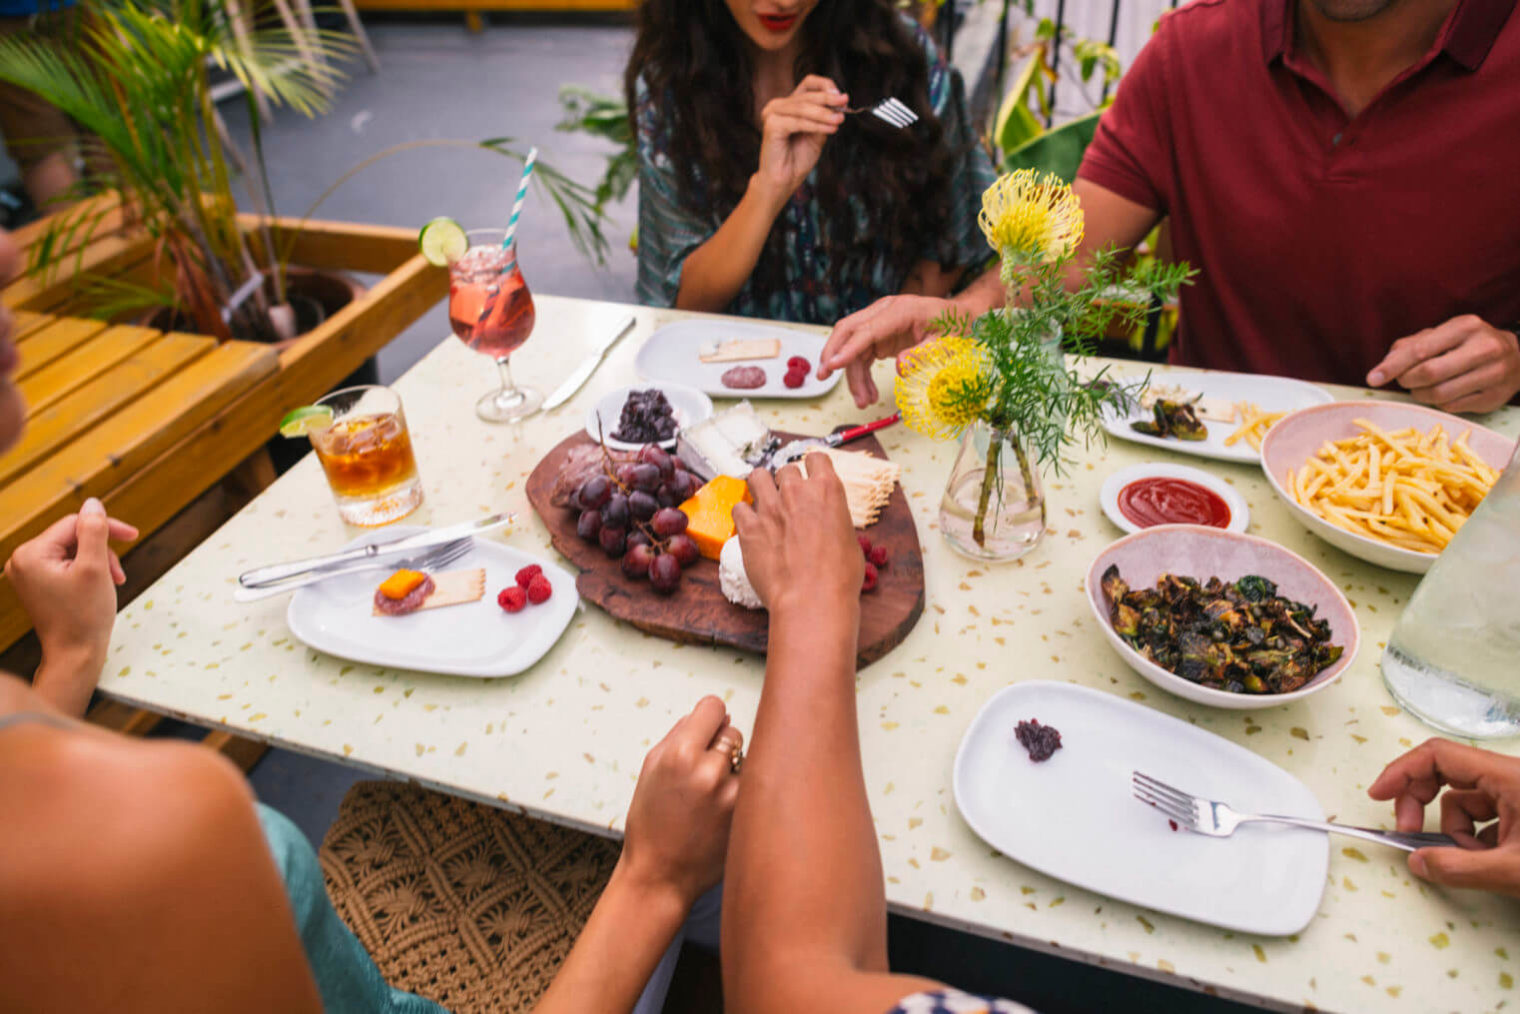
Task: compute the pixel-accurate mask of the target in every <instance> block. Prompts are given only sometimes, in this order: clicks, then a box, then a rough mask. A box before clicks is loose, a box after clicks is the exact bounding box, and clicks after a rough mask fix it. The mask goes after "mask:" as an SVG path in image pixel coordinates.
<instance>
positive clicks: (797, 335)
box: [634, 320, 844, 398]
mask: <svg viewBox="0 0 1520 1014" xmlns="http://www.w3.org/2000/svg"><path fill="white" fill-rule="evenodd" d="M738 338H779V339H780V340H781V354H780V355H779V356H777V357H776V358H775V359H755V360H745V361H744V362H739V363H704V362H702V359H701V356H700V353H701V348H702V346H703V345H706V344H708V343H710V342H724V341H732V340H734V339H738ZM822 351H823V336H822V335H819V334H812V333H810V332H807V331H794V330H792V329H791V328H785V327H776V326H774V325H766V324H745V323H739V322H737V321H728V320H683V321H678V322H677V323H674V324H667V325H665V326H664V327H662V328H660V329H659V330H658V331H656V332H655V333H654V334H652V335H650V336H649V338H648V339H647V340H646V341H645V342H644V344H643V346H642V347H640V349H639V353H638V355H637V356H636V357H635V359H634V367H635V368H636V369H637V370H638V371H639V376H641V377H643V378H644V379H646V380H656V381H660V380H665V381H673V382H675V383H677V384H685V385H687V386H688V387H695V388H696V389H697V390H699V391H705V392H706V393H707V394H710V395H712V396H714V397H717V398H817V397H820V396H822V395H825V394H828V393H829V392H830V391H832V390H833V389H834V388H835V386H837V385H838V383H839V378H840V377H842V376H844V374H843V372H842V371H841V372H836V373H835V374H834V375H833V376H832V377H830V378H829V379H828V380H819V379H818V354H819V353H820V352H822ZM792 356H801V357H802V358H804V359H806V360H807V361H808V363H809V364H810V366H811V368H810V369H809V370H808V375H807V379H806V380H804V381H803V382H802V386H801V387H787V386H786V384H784V383H782V378H783V377H785V376H786V361H787V360H788V359H790V358H791V357H792ZM736 366H758V367H760V368H761V369H762V370H764V371H765V386H764V387H756V388H751V389H749V390H744V389H742V388H737V387H724V386H723V374H724V373H726V372H727V371H729V370H731V369H733V368H734V367H736Z"/></svg>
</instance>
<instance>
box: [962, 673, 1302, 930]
mask: <svg viewBox="0 0 1520 1014" xmlns="http://www.w3.org/2000/svg"><path fill="white" fill-rule="evenodd" d="M1028 719H1037V720H1038V721H1039V722H1040V724H1041V725H1050V726H1054V727H1055V728H1056V730H1057V731H1059V732H1060V733H1061V749H1059V750H1057V751H1056V753H1055V755H1054V756H1053V757H1051V758H1050V760H1048V761H1045V762H1043V763H1039V764H1036V763H1034V762H1033V761H1031V760H1030V759H1029V755H1028V754H1027V753H1026V752H1025V750H1024V748H1023V747H1021V746H1020V745H1019V743H1018V740H1016V739H1015V738H1014V728H1015V726H1017V725H1018V723H1019V722H1020V721H1025V720H1028ZM1137 770H1138V771H1143V772H1145V773H1146V774H1148V775H1152V776H1154V777H1156V778H1159V779H1160V780H1161V781H1163V782H1166V783H1168V784H1170V785H1173V786H1176V787H1177V788H1179V789H1182V790H1184V791H1186V792H1191V793H1194V794H1196V795H1201V796H1204V797H1207V798H1210V799H1218V800H1223V801H1225V802H1227V803H1229V804H1230V805H1231V806H1233V807H1235V808H1236V809H1238V810H1240V811H1243V812H1253V813H1279V814H1284V815H1288V816H1296V817H1309V818H1312V819H1314V820H1323V819H1324V812H1323V811H1322V810H1321V809H1320V806H1319V803H1318V801H1316V800H1315V798H1314V796H1313V794H1312V793H1310V791H1309V790H1308V788H1307V787H1306V786H1305V785H1304V784H1303V783H1302V782H1300V781H1299V780H1298V779H1297V778H1294V777H1293V776H1292V775H1290V774H1288V773H1287V772H1286V771H1284V770H1282V769H1281V768H1279V767H1277V766H1276V765H1274V764H1272V763H1270V762H1268V761H1266V760H1264V759H1262V758H1261V757H1258V756H1257V755H1256V754H1254V753H1252V752H1251V751H1249V750H1247V749H1245V748H1244V747H1241V746H1237V745H1236V744H1234V743H1231V742H1230V741H1228V740H1226V739H1222V738H1220V737H1219V736H1216V735H1214V734H1213V733H1211V732H1205V731H1203V730H1202V729H1199V728H1198V727H1196V726H1193V725H1189V724H1188V723H1186V722H1181V721H1178V720H1177V719H1175V718H1172V717H1170V716H1167V715H1163V714H1161V713H1160V712H1158V711H1153V710H1151V709H1150V708H1146V707H1142V706H1140V705H1138V704H1132V703H1130V702H1129V701H1126V700H1124V699H1122V698H1119V697H1115V696H1113V695H1112V694H1106V693H1102V692H1100V691H1097V690H1090V689H1088V688H1086V687H1078V686H1072V685H1069V684H1065V683H1051V682H1046V681H1042V680H1035V681H1030V682H1028V683H1020V684H1017V685H1015V686H1011V687H1009V688H1007V689H1006V690H1002V691H999V692H998V693H997V694H994V695H993V697H992V698H991V699H990V700H989V701H988V702H987V703H986V704H985V705H983V707H982V710H981V711H980V712H978V713H977V716H976V718H975V719H973V720H972V722H971V727H970V728H968V729H967V730H966V736H965V738H964V739H962V740H961V746H960V750H959V752H958V753H957V754H956V757H955V802H956V805H957V806H958V807H960V811H961V815H962V816H964V817H965V818H966V823H968V824H970V825H971V829H972V830H973V831H975V832H976V833H977V834H978V835H980V836H981V837H982V838H983V839H985V840H986V841H987V843H988V844H990V845H992V846H993V847H994V848H996V849H997V850H998V851H999V852H1002V853H1003V854H1004V855H1006V856H1008V857H1009V858H1010V859H1015V860H1017V861H1018V862H1021V863H1023V864H1024V865H1026V866H1029V867H1032V868H1034V869H1036V870H1039V871H1040V872H1041V873H1044V874H1047V875H1048V876H1052V877H1055V878H1056V879H1058V880H1064V881H1066V882H1067V883H1070V884H1075V885H1076V886H1078V887H1082V888H1086V889H1087V890H1089V891H1096V892H1097V893H1099V894H1106V895H1108V896H1109V897H1111V898H1117V899H1119V900H1120V901H1127V902H1130V903H1131V904H1135V905H1140V906H1143V907H1145V908H1149V909H1154V910H1156V911H1158V912H1169V913H1171V914H1172V915H1180V916H1182V917H1183V918H1186V919H1195V920H1197V921H1198V922H1205V923H1212V924H1213V925H1215V926H1223V927H1224V928H1226V929H1231V930H1237V931H1239V932H1242V933H1260V934H1263V935H1267V936H1287V935H1289V934H1292V933H1297V932H1298V931H1299V930H1301V929H1303V928H1304V927H1305V926H1306V925H1308V923H1309V920H1310V919H1312V918H1314V913H1315V911H1316V910H1317V909H1318V908H1319V902H1320V896H1321V895H1322V894H1323V893H1324V889H1325V874H1326V871H1327V870H1328V869H1329V864H1330V846H1329V843H1328V842H1327V841H1326V837H1327V836H1326V835H1325V834H1323V833H1321V832H1319V831H1305V830H1301V829H1298V828H1291V827H1285V826H1274V825H1269V824H1247V825H1243V826H1242V827H1241V828H1240V829H1239V830H1238V831H1236V832H1235V834H1234V835H1233V836H1231V837H1229V838H1209V837H1206V836H1204V835H1200V834H1192V833H1190V832H1187V831H1173V830H1172V829H1171V827H1170V826H1169V825H1168V823H1167V820H1166V818H1165V817H1164V816H1162V814H1161V812H1160V811H1159V810H1155V809H1152V808H1151V807H1149V806H1147V805H1146V804H1144V803H1142V802H1140V801H1139V800H1138V799H1135V798H1134V796H1133V795H1132V793H1131V791H1130V773H1131V772H1132V771H1137Z"/></svg>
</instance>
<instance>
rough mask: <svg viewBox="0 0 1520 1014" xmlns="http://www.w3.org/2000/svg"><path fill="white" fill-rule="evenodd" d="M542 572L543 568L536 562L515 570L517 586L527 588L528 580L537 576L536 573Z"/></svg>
mask: <svg viewBox="0 0 1520 1014" xmlns="http://www.w3.org/2000/svg"><path fill="white" fill-rule="evenodd" d="M543 572H544V568H542V567H540V566H539V565H538V564H536V563H533V564H529V565H528V566H526V567H524V568H523V569H522V570H520V571H518V572H517V587H519V588H527V587H528V582H529V581H532V580H533V579H534V578H535V577H538V575H540V574H542V573H543Z"/></svg>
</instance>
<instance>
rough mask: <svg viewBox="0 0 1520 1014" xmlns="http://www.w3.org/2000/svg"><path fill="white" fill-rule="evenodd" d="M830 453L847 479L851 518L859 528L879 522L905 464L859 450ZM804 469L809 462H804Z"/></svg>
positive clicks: (800, 463) (846, 498)
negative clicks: (882, 510) (877, 520)
mask: <svg viewBox="0 0 1520 1014" xmlns="http://www.w3.org/2000/svg"><path fill="white" fill-rule="evenodd" d="M820 453H823V454H827V455H828V456H829V460H830V461H832V462H833V463H834V471H835V472H836V473H838V475H839V479H840V481H841V482H843V483H844V493H845V500H846V502H847V503H848V504H849V506H850V520H851V521H852V522H853V523H854V525H855V527H856V528H865V527H866V526H868V525H873V524H875V523H876V519H877V518H878V517H879V516H880V515H881V509H882V508H883V507H885V506H886V505H887V498H888V497H890V496H891V495H892V489H893V487H895V486H896V485H897V480H898V477H899V476H900V475H901V474H902V466H901V465H898V464H895V463H893V462H891V461H884V460H882V459H881V458H876V457H872V456H871V455H869V454H863V453H860V452H858V451H841V450H837V449H836V450H829V451H822V452H820ZM798 464H799V465H802V466H803V468H802V470H803V473H804V474H806V472H807V466H806V464H805V463H803V462H798Z"/></svg>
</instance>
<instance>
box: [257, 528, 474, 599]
mask: <svg viewBox="0 0 1520 1014" xmlns="http://www.w3.org/2000/svg"><path fill="white" fill-rule="evenodd" d="M474 544H475V538H474V536H471V535H466V536H465V537H464V538H462V539H455V540H454V541H453V542H445V543H442V544H440V545H437V546H431V547H429V548H428V549H426V550H425V551H423V552H421V553H418V554H417V555H416V556H409V557H406V558H405V559H401V560H379V561H375V560H367V561H365V562H364V563H356V564H351V565H349V566H347V567H337V568H335V569H333V570H321V571H317V572H315V573H311V574H302V575H301V576H300V577H294V578H291V579H290V580H288V581H284V582H282V583H280V584H276V585H271V586H269V587H265V588H238V589H236V590H235V591H234V592H233V595H232V597H233V599H235V600H236V601H238V602H255V601H257V600H259V599H267V598H269V597H270V596H271V595H282V594H284V593H285V592H288V591H294V590H295V589H297V588H304V587H305V586H307V585H309V584H317V583H318V582H320V581H326V580H327V579H328V578H333V577H341V576H342V575H344V574H357V573H359V572H361V571H365V570H379V569H382V568H389V569H391V570H437V569H438V568H439V567H447V566H448V565H449V564H451V563H453V562H454V561H455V560H457V559H459V558H460V557H461V556H463V555H464V554H466V553H468V552H469V551H470V547H472V546H473V545H474Z"/></svg>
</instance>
